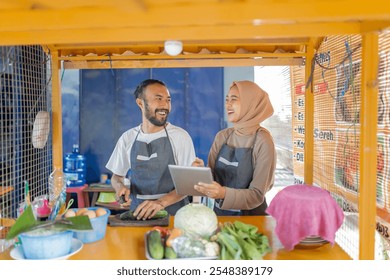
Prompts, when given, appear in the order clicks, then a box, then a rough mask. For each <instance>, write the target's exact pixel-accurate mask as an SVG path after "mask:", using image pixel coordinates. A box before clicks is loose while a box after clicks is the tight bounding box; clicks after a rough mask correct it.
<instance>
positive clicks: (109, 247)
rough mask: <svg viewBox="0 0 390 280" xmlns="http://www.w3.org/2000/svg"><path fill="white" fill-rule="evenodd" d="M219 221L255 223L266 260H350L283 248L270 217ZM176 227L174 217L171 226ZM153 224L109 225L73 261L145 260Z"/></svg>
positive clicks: (332, 250) (340, 254)
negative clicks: (266, 251)
mask: <svg viewBox="0 0 390 280" xmlns="http://www.w3.org/2000/svg"><path fill="white" fill-rule="evenodd" d="M218 219H219V221H220V222H226V221H235V220H239V221H242V222H244V223H248V224H252V225H255V226H257V227H258V228H259V232H261V233H263V234H265V235H267V237H268V239H269V242H270V245H271V247H272V252H271V253H269V254H267V255H266V256H265V257H264V259H268V260H345V259H351V258H350V257H349V255H348V254H347V253H345V252H344V251H343V250H342V249H341V248H340V247H339V246H338V245H337V244H335V245H334V246H332V245H331V244H329V243H328V244H325V245H323V246H321V247H317V248H311V247H300V248H297V247H296V248H295V249H294V250H292V251H287V250H285V249H284V248H283V246H282V245H281V243H280V241H279V240H278V238H277V237H276V236H275V235H274V228H275V220H274V218H272V217H271V216H242V217H218ZM169 227H173V218H172V217H171V220H170V226H169ZM150 229H151V228H150V227H110V226H108V227H107V232H106V236H105V238H104V239H102V240H99V241H97V242H94V243H89V244H84V246H83V248H82V249H81V251H80V252H78V253H77V254H75V255H73V256H71V257H70V258H69V259H70V260H145V259H146V256H145V244H144V234H145V233H146V232H147V231H148V230H150ZM9 253H10V249H8V250H7V251H5V252H3V253H1V254H0V260H4V259H8V260H9V259H11V257H10V255H9Z"/></svg>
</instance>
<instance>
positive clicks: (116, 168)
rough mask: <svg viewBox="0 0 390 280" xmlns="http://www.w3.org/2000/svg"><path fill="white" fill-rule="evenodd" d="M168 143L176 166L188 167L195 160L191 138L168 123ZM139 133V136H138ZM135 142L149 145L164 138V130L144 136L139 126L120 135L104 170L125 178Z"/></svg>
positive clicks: (179, 128) (182, 130)
mask: <svg viewBox="0 0 390 280" xmlns="http://www.w3.org/2000/svg"><path fill="white" fill-rule="evenodd" d="M166 129H167V131H168V136H169V141H170V142H171V145H172V150H173V156H174V158H175V162H176V164H177V165H184V166H190V165H191V164H192V162H193V161H194V160H195V148H194V144H193V142H192V139H191V136H190V135H189V134H188V132H187V131H185V130H184V129H182V128H181V127H178V126H174V125H173V124H171V123H168V124H167V126H166ZM138 132H139V134H138ZM137 134H138V138H137V141H141V142H145V143H150V142H151V141H153V140H156V139H158V138H161V137H166V132H165V129H163V130H161V131H159V132H156V133H149V134H145V133H143V132H142V130H141V125H139V126H137V127H133V128H131V129H129V130H127V131H126V132H124V133H123V134H122V136H121V137H120V138H119V140H118V142H117V143H116V146H115V149H114V151H113V152H112V154H111V157H110V159H109V160H108V162H107V164H106V168H107V169H108V170H110V171H111V172H112V173H114V174H116V175H119V176H126V174H127V172H128V171H129V170H130V169H131V162H130V152H131V148H132V146H133V143H134V141H135V139H136V137H137Z"/></svg>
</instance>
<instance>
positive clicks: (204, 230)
mask: <svg viewBox="0 0 390 280" xmlns="http://www.w3.org/2000/svg"><path fill="white" fill-rule="evenodd" d="M174 227H175V228H180V229H182V230H183V231H185V232H187V233H191V234H195V235H197V236H200V237H203V238H205V239H209V238H210V236H211V235H213V234H214V233H215V231H216V230H217V228H218V219H217V215H216V214H215V212H214V211H213V210H212V209H210V208H208V207H207V206H205V205H203V204H193V203H190V204H187V205H186V206H184V207H182V208H180V209H179V210H178V211H177V212H176V215H175V220H174Z"/></svg>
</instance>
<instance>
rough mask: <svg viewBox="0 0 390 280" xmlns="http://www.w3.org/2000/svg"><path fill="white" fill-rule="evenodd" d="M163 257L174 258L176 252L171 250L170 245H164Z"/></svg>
mask: <svg viewBox="0 0 390 280" xmlns="http://www.w3.org/2000/svg"><path fill="white" fill-rule="evenodd" d="M164 257H165V258H166V259H176V258H177V254H176V252H175V250H173V248H172V247H165V252H164Z"/></svg>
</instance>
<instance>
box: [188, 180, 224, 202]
mask: <svg viewBox="0 0 390 280" xmlns="http://www.w3.org/2000/svg"><path fill="white" fill-rule="evenodd" d="M194 188H195V190H197V191H198V192H201V193H203V194H204V195H205V196H207V197H210V198H214V199H224V198H225V194H226V189H225V187H223V186H221V185H220V184H218V183H217V182H215V181H213V182H212V183H211V184H206V183H202V182H199V183H198V184H197V185H195V186H194Z"/></svg>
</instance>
